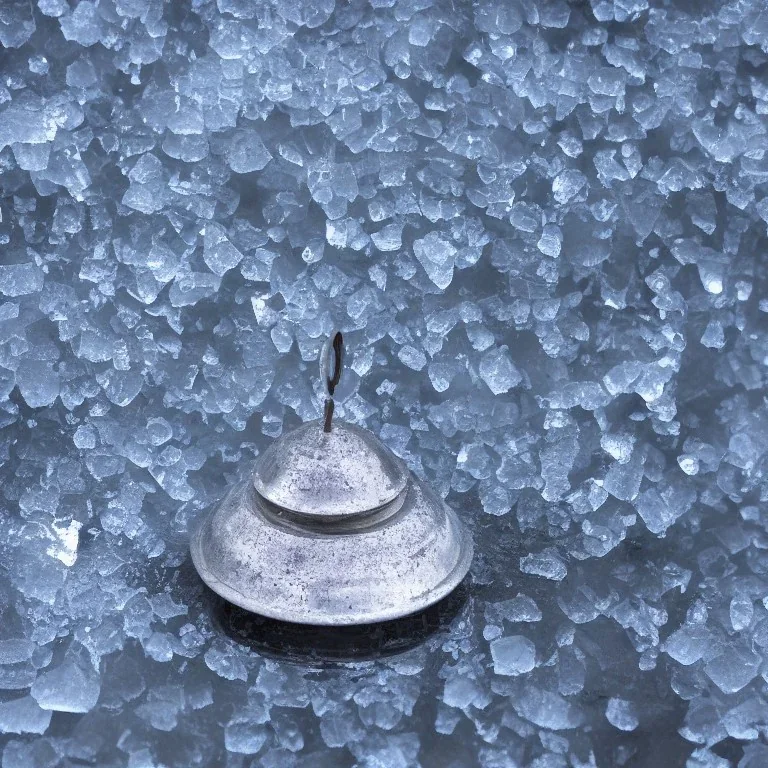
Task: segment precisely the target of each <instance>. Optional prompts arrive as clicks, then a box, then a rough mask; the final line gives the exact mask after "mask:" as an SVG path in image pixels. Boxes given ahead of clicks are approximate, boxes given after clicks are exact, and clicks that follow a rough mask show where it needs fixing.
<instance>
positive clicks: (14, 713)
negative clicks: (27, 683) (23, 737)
mask: <svg viewBox="0 0 768 768" xmlns="http://www.w3.org/2000/svg"><path fill="white" fill-rule="evenodd" d="M50 722H51V712H48V711H46V710H44V709H42V708H41V707H40V706H39V705H38V703H37V702H36V701H35V700H34V699H33V698H32V697H31V696H23V697H22V698H20V699H11V700H10V701H5V702H3V703H0V733H45V731H46V730H47V728H48V725H49V724H50Z"/></svg>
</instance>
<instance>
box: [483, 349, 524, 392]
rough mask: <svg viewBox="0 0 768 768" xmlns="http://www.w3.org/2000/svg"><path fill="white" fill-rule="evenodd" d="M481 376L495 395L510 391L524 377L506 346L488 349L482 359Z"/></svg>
mask: <svg viewBox="0 0 768 768" xmlns="http://www.w3.org/2000/svg"><path fill="white" fill-rule="evenodd" d="M480 377H481V378H482V380H483V381H484V382H485V383H486V384H487V385H488V388H489V389H490V390H491V392H493V394H494V395H501V394H503V393H504V392H509V390H510V389H512V388H513V387H516V386H517V385H518V384H520V382H522V380H523V377H522V375H521V374H520V371H518V370H517V368H516V367H515V364H514V363H513V362H512V359H511V358H510V356H509V350H508V348H507V347H506V346H504V347H497V348H494V349H490V350H488V351H487V352H486V353H485V354H484V355H483V356H482V358H481V359H480Z"/></svg>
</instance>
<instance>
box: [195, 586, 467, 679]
mask: <svg viewBox="0 0 768 768" xmlns="http://www.w3.org/2000/svg"><path fill="white" fill-rule="evenodd" d="M205 602H206V604H207V606H208V610H209V612H210V616H211V619H212V622H213V624H214V626H215V627H216V628H218V629H219V630H221V631H222V632H223V633H224V634H226V635H227V636H228V637H230V638H231V639H232V640H234V641H235V642H237V643H240V644H241V645H245V646H246V647H248V648H250V649H251V650H252V651H255V652H257V653H259V654H260V655H262V656H265V657H267V658H274V659H277V660H282V661H288V662H293V663H297V664H304V665H310V666H325V665H328V664H334V663H337V664H343V663H350V662H360V661H373V660H376V659H382V658H387V657H394V656H397V655H398V654H401V653H406V652H407V651H410V650H412V649H413V648H416V647H417V646H419V645H421V644H422V643H425V642H428V641H429V640H430V639H432V640H435V641H439V642H443V641H445V640H447V639H448V638H449V637H450V636H451V633H452V629H453V627H454V626H455V622H457V621H459V620H460V617H461V616H462V614H464V613H467V611H468V607H469V585H468V583H467V581H466V580H465V581H464V582H462V583H461V584H460V585H459V586H458V587H457V588H456V589H455V590H454V591H453V592H451V593H450V594H449V595H448V596H447V597H444V598H443V599H442V600H440V601H439V602H437V603H435V604H434V605H431V606H430V607H429V608H426V609H425V610H423V611H420V612H419V613H415V614H412V615H410V616H404V617H402V618H399V619H392V620H390V621H384V622H379V623H377V624H367V625H352V626H338V627H328V626H325V627H324V626H316V625H311V624H295V623H292V622H285V621H279V620H277V619H270V618H267V617H265V616H259V615H258V614H255V613H251V612H250V611H247V610H245V609H243V608H240V607H239V606H237V605H234V604H233V603H229V602H227V601H226V600H224V599H222V598H221V597H219V596H218V595H217V594H215V593H214V592H213V591H212V590H210V589H206V595H205Z"/></svg>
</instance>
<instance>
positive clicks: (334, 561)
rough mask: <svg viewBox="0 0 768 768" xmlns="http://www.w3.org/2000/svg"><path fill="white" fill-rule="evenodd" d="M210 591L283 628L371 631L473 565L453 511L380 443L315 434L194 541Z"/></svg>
mask: <svg viewBox="0 0 768 768" xmlns="http://www.w3.org/2000/svg"><path fill="white" fill-rule="evenodd" d="M191 551H192V559H193V562H194V564H195V567H196V568H197V570H198V572H199V573H200V576H201V577H202V579H203V581H205V582H206V584H208V586H209V587H211V589H213V590H214V591H215V592H217V593H218V594H219V595H221V596H222V597H224V598H225V599H226V600H229V601H230V602H232V603H235V604H236V605H239V606H240V607H242V608H245V609H246V610H249V611H253V612H255V613H258V614H261V615H263V616H268V617H271V618H275V619H280V620H283V621H290V622H296V623H301V624H316V625H331V626H340V625H350V624H369V623H374V622H379V621H386V620H388V619H394V618H399V617H402V616H407V615H409V614H412V613H415V612H417V611H420V610H422V609H424V608H427V607H428V606H430V605H432V604H434V603H436V602H437V601H439V600H440V599H442V598H443V597H445V596H446V595H447V594H449V593H450V592H451V591H452V590H453V589H454V588H455V587H456V586H457V585H458V584H459V583H460V582H461V580H462V579H463V578H464V576H465V575H466V573H467V571H468V570H469V566H470V563H471V560H472V542H471V538H470V536H469V534H468V532H467V531H466V529H465V528H464V526H463V525H462V524H461V522H460V521H459V520H458V518H457V517H456V515H455V513H454V512H453V510H451V509H450V507H448V506H447V505H446V504H445V503H444V502H443V501H442V500H441V499H439V498H438V497H437V496H435V495H434V494H433V493H432V492H431V491H430V490H429V489H428V488H427V487H426V486H425V485H424V484H423V483H421V482H420V481H419V480H417V479H416V478H414V477H413V476H411V475H410V473H409V472H408V471H407V469H406V467H405V465H404V464H403V463H402V461H400V459H398V458H397V457H396V456H395V455H394V454H392V453H391V451H389V449H387V448H386V446H384V445H383V444H382V443H381V442H379V441H378V440H377V439H376V438H375V437H374V436H373V435H372V434H371V433H370V432H367V431H366V430H363V429H360V428H359V427H356V426H354V425H351V424H345V423H343V422H336V423H334V425H333V429H332V431H330V432H324V431H323V428H322V424H321V423H320V422H309V423H308V424H305V425H303V426H302V427H300V428H299V429H297V430H295V431H294V432H291V433H289V434H287V435H285V436H284V437H283V438H281V439H280V440H278V441H276V442H275V443H273V444H272V445H271V446H270V448H269V449H268V450H267V451H265V453H264V454H263V456H261V457H260V458H259V459H258V460H257V463H256V467H255V470H254V473H253V475H252V477H250V478H249V479H247V480H245V481H243V482H241V483H239V484H238V485H236V486H235V487H233V488H232V489H231V490H230V492H229V493H228V495H227V496H226V497H225V498H224V500H223V501H221V502H220V503H219V504H218V505H217V506H216V507H215V508H214V509H213V510H212V511H211V512H209V513H208V514H207V515H205V516H204V518H203V520H202V521H201V522H200V524H199V525H198V526H197V528H196V529H195V531H194V533H193V536H192V541H191Z"/></svg>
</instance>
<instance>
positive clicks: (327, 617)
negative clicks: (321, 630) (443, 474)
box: [190, 516, 474, 627]
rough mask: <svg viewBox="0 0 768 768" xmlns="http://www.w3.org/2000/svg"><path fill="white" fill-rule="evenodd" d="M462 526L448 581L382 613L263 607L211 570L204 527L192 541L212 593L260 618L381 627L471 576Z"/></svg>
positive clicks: (421, 608)
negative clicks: (206, 559) (458, 550)
mask: <svg viewBox="0 0 768 768" xmlns="http://www.w3.org/2000/svg"><path fill="white" fill-rule="evenodd" d="M204 517H205V516H204ZM457 522H458V521H457ZM459 525H460V529H459V530H460V531H461V534H460V539H461V540H460V553H459V557H458V559H457V561H456V564H455V565H454V567H453V569H452V570H451V571H450V572H449V573H448V574H447V575H446V577H445V578H444V579H443V580H442V581H441V582H440V583H439V584H437V585H435V586H434V587H433V588H432V589H430V590H429V591H428V592H425V593H423V594H422V595H420V596H418V597H417V598H415V599H411V600H410V601H409V602H408V604H407V605H403V606H402V607H401V608H390V609H388V610H381V611H357V612H355V611H352V612H332V611H325V612H319V611H312V610H307V609H306V608H301V609H296V610H291V609H286V608H285V607H284V608H283V609H280V608H275V607H274V606H271V605H269V604H266V603H262V602H261V601H259V600H256V599H253V598H249V597H247V596H246V595H243V594H242V592H239V591H238V590H236V589H235V588H234V587H231V586H230V585H229V584H227V583H226V582H223V581H221V579H219V578H217V577H216V576H215V575H214V573H213V572H212V571H211V570H210V569H209V568H208V566H207V564H206V562H205V556H204V555H203V548H202V545H201V542H200V537H201V535H202V532H203V528H204V527H205V526H204V525H198V526H197V527H196V529H195V531H194V532H193V534H192V537H191V540H190V554H191V556H192V563H193V565H194V566H195V570H196V571H197V573H198V575H199V576H200V578H201V579H202V580H203V582H204V583H205V584H206V586H207V587H208V588H209V589H211V590H213V592H215V593H216V594H217V595H218V596H219V597H221V598H223V599H224V600H226V601H227V602H229V603H232V604H233V605H236V606H238V607H239V608H242V609H243V610H246V611H249V612H250V613H254V614H256V615H258V616H264V617H266V618H268V619H275V620H276V621H284V622H287V623H289V624H299V625H300V624H304V625H309V626H315V627H345V626H360V625H368V624H380V623H382V622H385V621H392V620H393V619H402V618H405V617H407V616H412V615H414V614H417V613H420V612H421V611H424V610H426V609H427V608H430V607H431V606H433V605H435V603H438V602H440V600H442V599H443V598H445V597H447V596H448V595H450V594H451V592H453V591H454V590H455V589H456V588H457V587H458V586H459V584H461V582H462V581H463V580H464V578H465V577H466V575H467V573H469V569H470V566H471V565H472V557H473V554H474V545H473V542H472V538H471V536H470V535H469V532H468V531H466V530H465V529H464V528H463V526H461V524H459Z"/></svg>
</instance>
